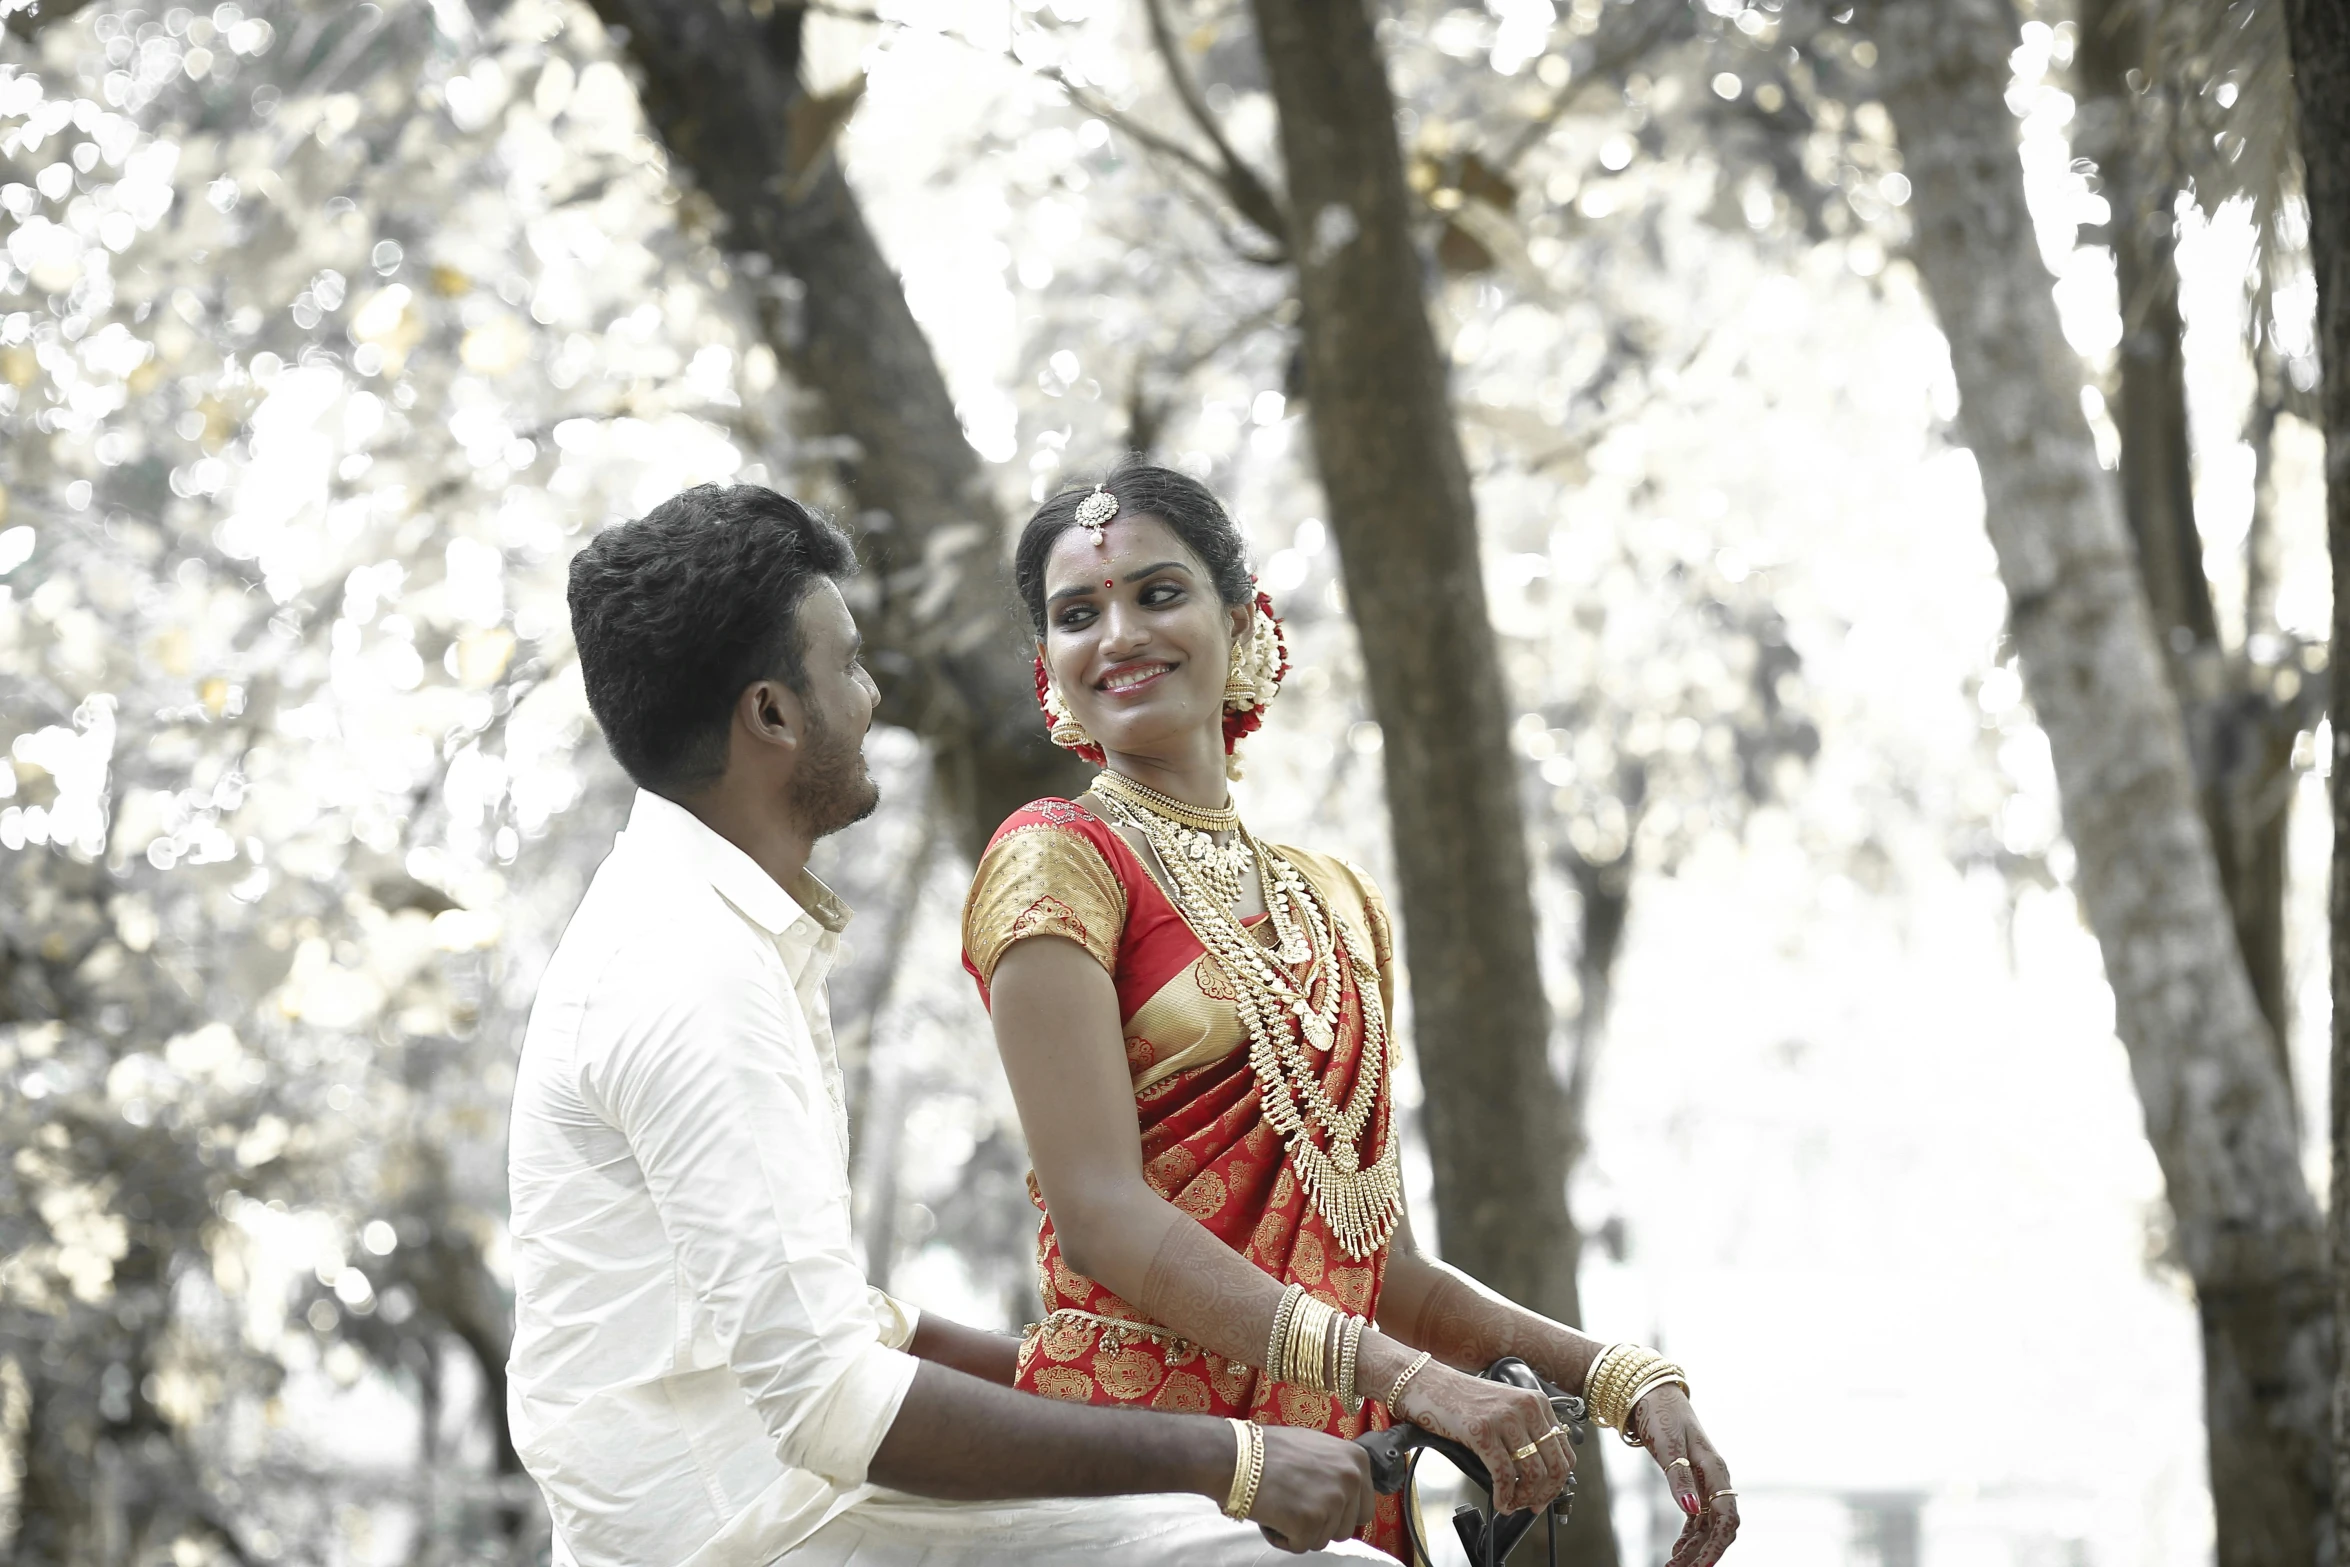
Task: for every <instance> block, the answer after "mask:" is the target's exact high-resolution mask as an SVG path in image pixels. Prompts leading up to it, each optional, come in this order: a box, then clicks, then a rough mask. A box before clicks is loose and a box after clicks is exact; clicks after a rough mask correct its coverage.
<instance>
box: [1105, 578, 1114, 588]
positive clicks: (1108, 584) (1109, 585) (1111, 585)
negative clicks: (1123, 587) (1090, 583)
mask: <svg viewBox="0 0 2350 1567" xmlns="http://www.w3.org/2000/svg"><path fill="white" fill-rule="evenodd" d="M1117 585H1118V584H1116V583H1115V582H1112V581H1111V580H1110V579H1109V578H1107V577H1104V578H1102V586H1103V587H1105V588H1114V587H1116V586H1117Z"/></svg>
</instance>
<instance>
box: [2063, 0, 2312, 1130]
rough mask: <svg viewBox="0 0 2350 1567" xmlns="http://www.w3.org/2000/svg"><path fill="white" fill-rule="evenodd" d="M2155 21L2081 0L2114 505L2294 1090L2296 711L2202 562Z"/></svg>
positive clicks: (2139, 12)
mask: <svg viewBox="0 0 2350 1567" xmlns="http://www.w3.org/2000/svg"><path fill="white" fill-rule="evenodd" d="M2153 23H2154V18H2153V14H2152V12H2151V11H2150V10H2149V9H2148V8H2147V6H2146V5H2145V3H2144V0H2083V4H2082V7H2081V17H2080V24H2081V52H2080V71H2081V88H2082V94H2083V98H2082V104H2081V112H2080V117H2079V120H2078V121H2077V125H2078V130H2077V132H2076V134H2075V136H2074V147H2075V149H2076V150H2077V151H2080V152H2083V153H2086V154H2087V155H2088V156H2089V157H2090V158H2092V159H2094V160H2095V161H2096V164H2097V172H2098V176H2099V182H2100V183H2101V184H2102V185H2103V186H2104V189H2105V199H2106V202H2107V205H2108V207H2109V209H2110V211H2111V214H2112V216H2111V218H2110V220H2109V222H2108V225H2107V233H2108V239H2109V243H2111V245H2112V246H2113V254H2114V269H2115V274H2116V277H2117V280H2118V282H2119V285H2120V297H2121V312H2122V340H2121V351H2120V353H2119V354H2118V355H2117V356H2116V358H2117V361H2118V362H2117V364H2116V366H2115V382H2116V386H2115V388H2114V390H2115V394H2116V395H2115V397H2114V401H2113V413H2114V423H2115V426H2116V428H2117V429H2118V430H2119V431H2120V432H2121V481H2122V483H2121V488H2122V514H2123V517H2124V519H2125V520H2126V521H2127V522H2128V524H2129V529H2130V536H2131V538H2132V539H2133V540H2134V541H2135V542H2136V544H2137V559H2138V575H2139V578H2140V580H2141V581H2142V582H2143V583H2144V584H2145V588H2146V598H2147V602H2148V605H2149V607H2150V608H2151V609H2152V610H2153V613H2154V629H2155V634H2156V637H2157V640H2158V641H2160V643H2161V644H2162V647H2163V650H2164V652H2165V653H2166V654H2167V655H2168V662H2169V666H2170V672H2171V684H2172V687H2173V689H2174V690H2175V691H2176V693H2177V696H2178V702H2179V710H2180V714H2181V716H2182V717H2183V718H2184V719H2185V721H2186V729H2187V745H2188V754H2189V756H2190V757H2191V758H2192V759H2193V761H2194V764H2195V774H2196V780H2197V785H2198V790H2199V797H2200V800H2201V804H2202V809H2203V817H2204V821H2205V823H2206V824H2207V825H2208V826H2209V828H2210V829H2211V846H2212V852H2213V853H2214V854H2215V855H2216V856H2217V858H2218V864H2219V879H2220V886H2221V888H2222V889H2223V890H2224V891H2225V892H2226V894H2227V900H2228V911H2229V917H2230V919H2231V920H2232V921H2233V923H2234V925H2235V927H2236V943H2237V946H2238V948H2239V950H2240V951H2241V952H2242V953H2243V957H2244V966H2245V969H2246V971H2247V973H2248V974H2249V976H2250V978H2251V981H2252V993H2253V996H2254V998H2255V999H2256V1000H2258V1002H2259V1003H2260V1011H2261V1015H2262V1016H2263V1017H2264V1018H2266V1019H2267V1020H2268V1026H2269V1033H2270V1035H2271V1037H2272V1039H2273V1040H2274V1042H2275V1046H2276V1055H2277V1062H2278V1067H2279V1070H2280V1071H2281V1072H2282V1073H2283V1074H2284V1079H2285V1084H2286V1088H2287V1091H2288V1092H2290V1090H2291V1087H2292V1067H2291V1064H2290V1063H2291V1056H2290V1053H2289V1052H2288V1051H2287V1049H2286V1045H2285V1037H2286V1036H2285V1030H2286V1027H2287V1024H2288V1022H2289V1019H2290V1012H2289V1008H2288V1005H2287V1001H2286V996H2285V829H2286V825H2287V820H2288V818H2287V815H2286V808H2287V806H2288V805H2289V804H2290V802H2291V799H2292V758H2293V739H2294V736H2295V734H2296V733H2297V732H2298V729H2299V718H2298V715H2297V714H2295V713H2293V712H2290V711H2288V710H2287V709H2286V708H2285V707H2284V706H2283V705H2282V704H2280V703H2278V702H2277V701H2275V700H2274V699H2273V698H2271V697H2270V696H2269V695H2268V694H2267V688H2266V681H2265V677H2264V676H2260V677H2257V678H2256V672H2255V671H2254V670H2253V669H2252V667H2251V666H2250V665H2249V663H2248V662H2247V661H2246V660H2244V659H2243V658H2240V657H2239V658H2234V659H2231V658H2229V657H2228V656H2227V653H2226V650H2225V649H2224V648H2223V647H2222V646H2221V645H2220V636H2219V620H2218V616H2217V614H2216V613H2215V612H2214V610H2213V607H2212V597H2211V582H2210V578H2209V577H2208V576H2207V575H2206V573H2205V572H2204V569H2203V537H2202V534H2201V533H2200V532H2199V531H2198V529H2197V527H2196V523H2195V477H2194V464H2193V449H2192V440H2191V437H2190V435H2189V432H2188V423H2187V369H2186V358H2187V356H2186V340H2185V324H2184V322H2183V321H2182V320H2181V318H2180V315H2179V274H2178V219H2177V214H2176V211H2175V207H2176V204H2177V201H2178V197H2179V185H2178V180H2177V179H2176V177H2175V176H2174V175H2173V174H2172V172H2171V170H2170V168H2169V159H2168V156H2167V154H2166V153H2165V151H2164V149H2165V148H2166V147H2167V146H2168V145H2169V143H2170V138H2171V136H2172V134H2173V131H2174V126H2173V124H2172V116H2171V115H2170V114H2169V113H2167V112H2166V109H2165V105H2164V101H2163V99H2162V97H2161V96H2160V93H2161V89H2160V88H2159V87H2158V86H2156V85H2155V77H2156V67H2157V58H2156V56H2157V51H2156V50H2155V47H2154V26H2153ZM2133 76H2134V77H2135V78H2136V80H2135V82H2133V81H2132V77H2133ZM2249 629H2250V628H2249V627H2248V628H2247V630H2249Z"/></svg>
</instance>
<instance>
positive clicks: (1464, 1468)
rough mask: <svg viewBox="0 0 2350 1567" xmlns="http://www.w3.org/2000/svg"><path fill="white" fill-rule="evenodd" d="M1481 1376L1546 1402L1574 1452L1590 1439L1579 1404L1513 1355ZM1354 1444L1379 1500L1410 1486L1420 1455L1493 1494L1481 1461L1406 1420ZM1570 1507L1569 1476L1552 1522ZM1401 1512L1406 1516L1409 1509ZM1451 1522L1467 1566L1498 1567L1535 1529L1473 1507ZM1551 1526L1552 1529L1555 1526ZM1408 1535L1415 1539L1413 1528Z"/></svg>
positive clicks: (1515, 1516) (1523, 1516) (1525, 1520)
mask: <svg viewBox="0 0 2350 1567" xmlns="http://www.w3.org/2000/svg"><path fill="white" fill-rule="evenodd" d="M1481 1375H1482V1376H1483V1377H1484V1378H1485V1380H1487V1381H1489V1382H1506V1383H1509V1384H1510V1385H1512V1386H1513V1387H1522V1388H1525V1389H1526V1390H1527V1391H1529V1392H1534V1393H1540V1394H1542V1395H1543V1396H1544V1397H1546V1398H1548V1399H1549V1400H1550V1407H1551V1413H1552V1418H1553V1419H1555V1420H1556V1421H1557V1422H1558V1423H1559V1424H1560V1425H1563V1426H1565V1427H1566V1428H1567V1438H1568V1440H1569V1441H1571V1442H1573V1443H1574V1444H1575V1445H1576V1446H1577V1447H1580V1446H1582V1445H1583V1441H1584V1438H1585V1437H1586V1436H1588V1435H1589V1434H1590V1428H1589V1426H1587V1425H1586V1424H1585V1415H1586V1410H1585V1407H1584V1403H1583V1400H1581V1399H1580V1398H1577V1397H1575V1396H1574V1395H1573V1394H1571V1393H1567V1392H1563V1391H1561V1390H1560V1389H1558V1388H1555V1387H1553V1386H1551V1385H1550V1384H1549V1383H1548V1382H1545V1381H1543V1380H1542V1378H1541V1377H1540V1376H1538V1375H1536V1374H1535V1371H1534V1369H1533V1368H1532V1367H1531V1366H1529V1365H1527V1364H1526V1363H1525V1362H1524V1361H1522V1360H1520V1359H1518V1358H1517V1357H1516V1356H1515V1355H1504V1356H1503V1357H1502V1358H1501V1359H1499V1360H1497V1361H1495V1362H1494V1363H1493V1364H1492V1365H1490V1366H1487V1367H1486V1368H1485V1370H1484V1371H1483V1372H1482V1373H1481ZM1355 1443H1356V1445H1357V1446H1359V1447H1361V1448H1362V1449H1363V1451H1364V1452H1365V1453H1366V1454H1368V1455H1369V1457H1370V1460H1371V1483H1372V1484H1373V1485H1374V1486H1375V1487H1377V1489H1378V1491H1379V1494H1380V1495H1382V1496H1393V1495H1394V1494H1395V1493H1397V1492H1398V1491H1401V1490H1403V1489H1404V1488H1405V1487H1406V1486H1407V1485H1409V1484H1410V1482H1411V1476H1412V1466H1413V1464H1414V1462H1415V1461H1416V1459H1417V1457H1418V1455H1419V1453H1420V1452H1422V1451H1423V1450H1425V1451H1431V1452H1436V1453H1441V1454H1443V1455H1444V1457H1445V1458H1446V1459H1447V1460H1449V1461H1450V1462H1451V1463H1452V1465H1453V1467H1455V1468H1457V1469H1458V1470H1460V1472H1461V1473H1462V1474H1465V1475H1467V1476H1468V1477H1469V1479H1470V1480H1471V1481H1473V1482H1475V1484H1476V1485H1477V1486H1478V1487H1479V1488H1480V1489H1481V1490H1483V1491H1484V1492H1485V1493H1486V1495H1487V1496H1491V1495H1492V1494H1493V1475H1492V1473H1491V1471H1489V1470H1488V1469H1487V1468H1486V1467H1485V1463H1484V1460H1482V1459H1480V1458H1479V1457H1478V1456H1477V1455H1476V1454H1475V1453H1473V1452H1471V1451H1470V1450H1469V1449H1468V1448H1467V1447H1465V1446H1463V1445H1462V1444H1461V1443H1459V1442H1456V1441H1454V1440H1453V1439H1452V1438H1451V1437H1448V1436H1438V1435H1437V1434H1436V1433H1435V1432H1433V1431H1425V1430H1422V1429H1421V1428H1420V1427H1418V1426H1416V1425H1413V1424H1412V1423H1410V1422H1409V1421H1400V1422H1398V1423H1397V1424H1395V1425H1392V1426H1389V1427H1388V1428H1387V1429H1386V1430H1384V1431H1366V1432H1365V1433H1363V1434H1362V1435H1361V1436H1359V1437H1356V1438H1355ZM1574 1504H1575V1477H1574V1476H1573V1475H1571V1474H1570V1475H1569V1476H1568V1477H1567V1488H1566V1489H1565V1490H1564V1491H1561V1492H1560V1493H1559V1496H1558V1500H1557V1501H1555V1502H1553V1503H1551V1505H1550V1513H1551V1516H1552V1518H1553V1519H1554V1520H1560V1519H1564V1518H1566V1517H1567V1516H1568V1514H1569V1513H1570V1512H1571V1511H1572V1510H1573V1508H1574ZM1406 1510H1407V1511H1409V1508H1408V1504H1407V1509H1406ZM1452 1521H1453V1528H1454V1530H1455V1531H1456V1532H1458V1533H1459V1535H1460V1537H1461V1545H1462V1548H1463V1549H1465V1550H1466V1551H1467V1552H1468V1553H1469V1560H1470V1561H1471V1562H1475V1563H1479V1564H1498V1563H1500V1562H1502V1561H1505V1560H1507V1559H1508V1557H1509V1554H1510V1551H1511V1550H1512V1549H1513V1548H1514V1547H1515V1546H1516V1545H1517V1543H1518V1542H1519V1541H1520V1540H1522V1539H1524V1538H1525V1537H1526V1533H1527V1531H1528V1530H1530V1529H1532V1528H1533V1527H1534V1513H1533V1511H1532V1510H1531V1509H1528V1510H1525V1511H1522V1512H1515V1513H1496V1514H1495V1515H1494V1516H1493V1517H1492V1518H1490V1519H1487V1518H1485V1517H1483V1516H1482V1515H1480V1514H1479V1513H1478V1512H1477V1510H1476V1509H1475V1508H1473V1507H1463V1508H1461V1509H1460V1510H1459V1511H1458V1512H1456V1513H1454V1514H1453V1520H1452ZM1406 1523H1407V1525H1413V1524H1416V1520H1412V1519H1408V1518H1407V1519H1406ZM1553 1527H1554V1529H1555V1523H1554V1525H1553ZM1413 1533H1414V1535H1415V1536H1416V1535H1417V1533H1418V1530H1417V1528H1416V1527H1414V1529H1413ZM1554 1541H1555V1535H1554Z"/></svg>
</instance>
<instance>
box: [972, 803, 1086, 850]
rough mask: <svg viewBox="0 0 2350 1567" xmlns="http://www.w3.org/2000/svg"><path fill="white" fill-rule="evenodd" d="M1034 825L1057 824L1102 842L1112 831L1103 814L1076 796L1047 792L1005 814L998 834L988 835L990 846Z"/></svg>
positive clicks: (1081, 836)
mask: <svg viewBox="0 0 2350 1567" xmlns="http://www.w3.org/2000/svg"><path fill="white" fill-rule="evenodd" d="M1032 827H1049V828H1054V829H1057V830H1059V831H1061V832H1065V833H1072V834H1075V835H1076V836H1077V837H1080V838H1086V839H1090V840H1092V841H1094V842H1096V843H1099V842H1101V841H1102V839H1103V838H1104V837H1106V836H1107V835H1108V833H1109V831H1110V829H1109V827H1108V825H1107V824H1105V823H1104V822H1103V821H1102V819H1101V818H1100V817H1098V816H1096V815H1094V814H1093V812H1091V811H1089V810H1087V809H1086V808H1085V807H1084V806H1082V805H1079V804H1078V803H1077V802H1076V801H1075V800H1064V799H1062V798H1060V797H1059V796H1058V795H1047V796H1046V797H1045V798H1043V799H1041V800H1031V801H1029V802H1028V803H1027V804H1026V805H1023V806H1021V807H1020V809H1018V810H1016V811H1014V812H1013V813H1012V814H1011V815H1009V816H1007V817H1005V818H1004V820H1003V825H1002V826H1000V827H998V828H997V829H996V830H995V836H994V837H992V838H990V839H988V847H990V848H993V847H995V845H997V844H999V843H1001V842H1003V841H1004V840H1005V839H1006V838H1009V837H1010V836H1012V835H1013V834H1014V833H1017V832H1023V831H1026V830H1027V829H1029V828H1032Z"/></svg>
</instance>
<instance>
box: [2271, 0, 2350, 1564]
mask: <svg viewBox="0 0 2350 1567" xmlns="http://www.w3.org/2000/svg"><path fill="white" fill-rule="evenodd" d="M2285 27H2286V31H2287V35H2288V36H2289V37H2290V38H2291V40H2292V48H2293V86H2294V97H2295V98H2296V99H2297V100H2298V103H2299V107H2300V110H2301V161H2302V167H2303V175H2302V178H2303V183H2304V186H2305V188H2306V190H2307V193H2308V197H2309V254H2310V261H2311V264H2312V266H2313V267H2314V269H2315V270H2316V273H2317V352H2318V358H2319V361H2320V363H2321V365H2322V366H2323V368H2324V371H2325V380H2324V384H2323V386H2322V387H2321V389H2320V391H2319V394H2318V408H2319V418H2320V420H2321V421H2322V422H2323V424H2324V426H2325V442H2326V540H2327V543H2328V544H2329V545H2330V546H2331V547H2332V550H2333V558H2334V648H2333V659H2332V662H2331V665H2330V668H2331V670H2332V675H2333V733H2334V754H2333V758H2332V761H2333V769H2332V779H2331V785H2330V787H2331V793H2332V797H2333V816H2334V885H2333V898H2332V904H2333V907H2332V914H2333V944H2332V951H2333V991H2334V1038H2333V1116H2332V1131H2333V1155H2334V1159H2333V1165H2334V1173H2333V1205H2332V1209H2331V1219H2332V1223H2331V1229H2332V1239H2333V1267H2334V1342H2335V1343H2336V1344H2337V1345H2345V1344H2350V678H2345V677H2344V674H2343V670H2342V660H2343V658H2344V657H2345V656H2350V10H2345V9H2344V8H2343V6H2342V5H2341V3H2340V0H2286V4H2285ZM2340 1367H2350V1355H2345V1356H2343V1357H2342V1360H2341V1361H2340V1362H2339V1365H2338V1368H2337V1371H2336V1377H2337V1380H2336V1381H2335V1383H2334V1388H2333V1402H2334V1418H2333V1431H2334V1494H2333V1522H2334V1540H2335V1542H2336V1551H2337V1560H2339V1559H2340V1556H2341V1555H2343V1554H2350V1544H2345V1542H2350V1375H2344V1374H2343V1372H2342V1370H2341V1369H2340Z"/></svg>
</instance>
